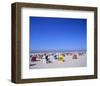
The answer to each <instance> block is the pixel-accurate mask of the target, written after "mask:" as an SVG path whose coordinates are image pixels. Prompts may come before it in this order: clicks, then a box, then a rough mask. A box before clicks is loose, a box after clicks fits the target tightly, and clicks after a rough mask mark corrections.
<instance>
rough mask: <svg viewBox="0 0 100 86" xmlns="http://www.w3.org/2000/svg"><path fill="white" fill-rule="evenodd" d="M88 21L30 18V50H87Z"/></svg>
mask: <svg viewBox="0 0 100 86" xmlns="http://www.w3.org/2000/svg"><path fill="white" fill-rule="evenodd" d="M86 23H87V20H86V19H75V18H53V17H32V16H30V49H32V50H58V49H59V50H83V49H85V50H86V33H87V32H86V27H87V25H86Z"/></svg>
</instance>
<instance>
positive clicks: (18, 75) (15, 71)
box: [11, 2, 97, 83]
mask: <svg viewBox="0 0 100 86" xmlns="http://www.w3.org/2000/svg"><path fill="white" fill-rule="evenodd" d="M11 6H12V7H11V8H12V36H11V37H12V61H11V62H12V65H11V66H12V70H11V72H12V74H11V75H12V76H11V81H12V82H14V83H34V82H50V81H65V80H81V79H95V78H97V8H96V7H85V6H67V5H53V4H52V5H51V4H36V3H19V2H17V3H13V4H12V5H11ZM22 8H28V9H30V8H31V9H33V8H36V9H45V10H49V9H50V10H61V11H85V12H93V14H94V16H93V17H94V18H93V19H94V20H93V22H94V27H93V31H94V50H93V51H94V56H93V58H94V61H93V62H94V64H93V65H94V66H93V71H94V72H93V74H85V75H74V76H63V75H62V76H58V77H55V76H54V77H45V78H41V77H40V78H34V77H33V78H25V79H23V78H22V52H21V50H22V44H21V43H22V39H21V35H22V20H21V17H22V15H21V9H22ZM83 15H84V14H83ZM90 37H91V36H90ZM92 37H93V36H92ZM87 40H89V39H87Z"/></svg>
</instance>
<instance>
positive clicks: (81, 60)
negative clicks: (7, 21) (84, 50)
mask: <svg viewBox="0 0 100 86" xmlns="http://www.w3.org/2000/svg"><path fill="white" fill-rule="evenodd" d="M43 60H44V59H43ZM50 60H51V61H52V63H46V62H43V61H42V60H41V61H38V62H31V61H30V64H34V63H36V65H33V66H30V69H34V68H35V69H37V68H39V69H41V68H59V67H60V68H61V67H63V68H64V67H85V66H86V65H87V59H86V54H84V55H82V56H78V58H77V59H72V56H66V57H65V62H59V61H58V60H55V59H54V58H53V57H52V59H50Z"/></svg>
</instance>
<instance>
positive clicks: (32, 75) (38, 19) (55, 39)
mask: <svg viewBox="0 0 100 86" xmlns="http://www.w3.org/2000/svg"><path fill="white" fill-rule="evenodd" d="M95 78H97V8H96V7H85V6H67V5H51V4H36V3H35V4H34V3H13V4H12V82H14V83H32V82H48V81H64V80H80V79H95Z"/></svg>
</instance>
